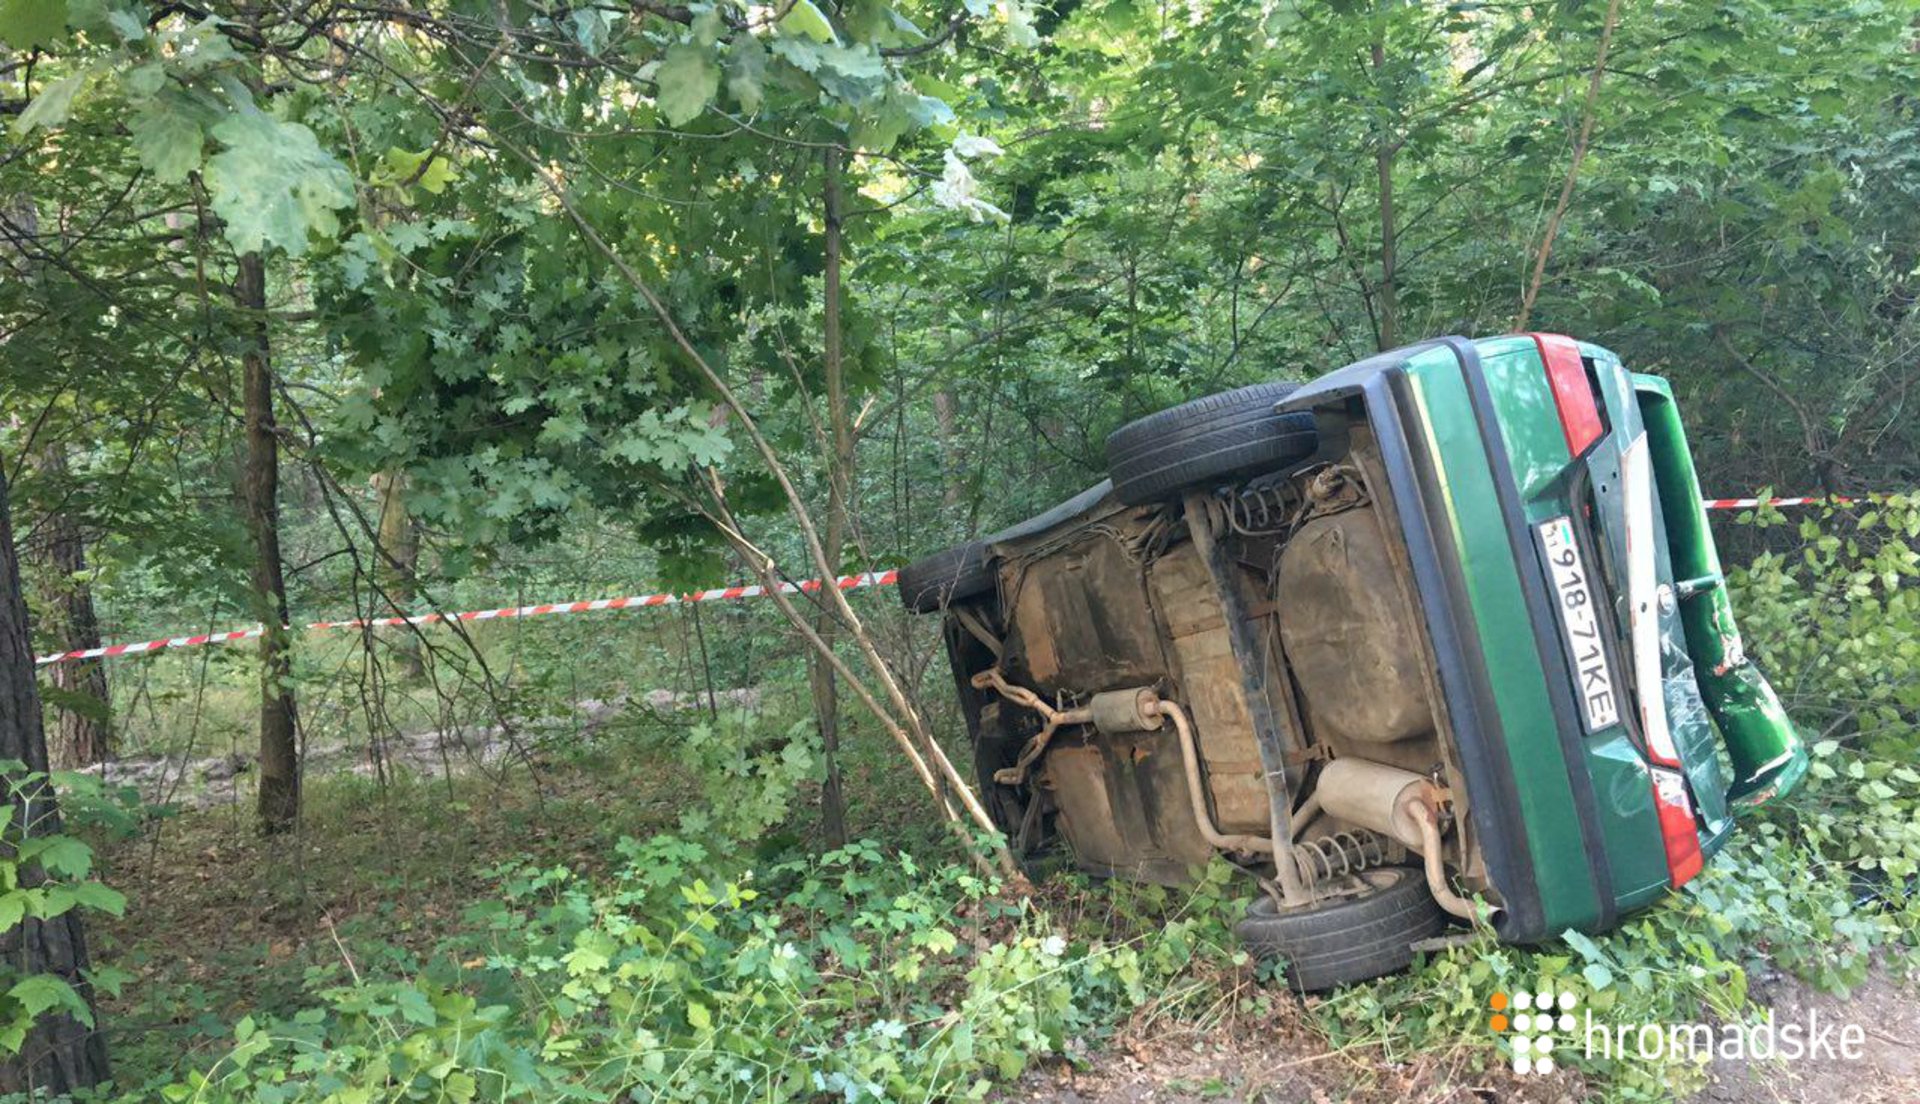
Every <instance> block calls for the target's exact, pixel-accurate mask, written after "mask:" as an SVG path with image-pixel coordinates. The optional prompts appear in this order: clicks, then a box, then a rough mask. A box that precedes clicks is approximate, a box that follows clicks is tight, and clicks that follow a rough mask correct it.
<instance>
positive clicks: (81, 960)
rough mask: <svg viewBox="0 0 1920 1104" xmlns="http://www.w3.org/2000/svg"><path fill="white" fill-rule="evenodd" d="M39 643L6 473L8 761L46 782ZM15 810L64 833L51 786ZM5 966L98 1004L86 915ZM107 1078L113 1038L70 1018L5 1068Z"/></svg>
mask: <svg viewBox="0 0 1920 1104" xmlns="http://www.w3.org/2000/svg"><path fill="white" fill-rule="evenodd" d="M31 640H32V637H31V635H30V634H29V633H28V631H27V603H26V599H25V596H24V595H23V594H22V592H21V588H20V562H19V560H18V558H17V557H16V556H15V554H14V548H13V522H12V518H11V517H10V516H9V510H8V503H7V483H6V474H5V472H4V471H0V759H11V760H18V761H19V762H21V763H24V764H26V767H27V771H28V772H29V773H39V774H42V775H44V774H45V772H46V770H47V734H46V729H45V728H44V727H43V726H42V723H41V719H40V694H39V691H38V688H37V687H36V686H35V685H34V672H33V647H32V644H31ZM5 781H6V783H7V784H8V789H9V790H12V789H13V788H14V787H15V786H19V785H21V783H20V781H19V780H18V779H14V778H8V779H6V780H5ZM10 804H11V809H10V811H9V815H10V816H12V817H13V822H14V823H13V830H14V831H15V832H18V833H21V834H24V835H30V836H31V835H51V834H53V833H56V832H58V831H60V811H59V807H58V806H57V805H56V804H55V802H54V794H53V790H52V788H51V787H48V786H47V785H46V784H45V783H44V782H42V783H40V784H39V785H38V786H37V787H25V788H24V792H22V793H16V794H15V795H14V797H13V799H12V801H11V802H10ZM0 961H3V962H5V964H6V965H7V967H8V968H9V969H11V970H13V971H14V972H15V974H16V975H17V976H33V975H38V974H53V975H55V976H57V977H59V978H61V979H62V980H64V981H66V982H67V984H69V985H71V986H73V989H74V991H75V992H77V993H79V994H80V996H81V997H82V998H83V999H84V1000H86V1001H87V1004H88V1006H89V1007H91V1006H92V1004H93V987H92V986H91V985H89V984H88V983H87V980H86V971H87V969H88V967H89V962H88V958H87V937H86V932H85V931H84V930H83V929H82V928H81V925H80V914H79V913H78V912H74V911H69V912H66V913H63V914H62V915H60V916H56V917H54V918H53V919H51V920H40V919H36V918H34V917H31V916H29V917H26V918H25V919H23V920H21V921H20V923H19V924H17V925H15V926H14V927H12V928H10V929H8V930H6V931H4V932H0ZM97 1023H98V1021H97V1020H96V1024H97ZM107 1077H108V1069H107V1042H106V1038H105V1036H103V1035H101V1034H100V1032H99V1031H98V1030H97V1029H95V1028H89V1027H87V1026H86V1025H84V1024H82V1023H81V1022H80V1021H78V1020H76V1019H74V1018H73V1017H72V1016H71V1015H69V1014H67V1013H65V1012H52V1013H48V1014H46V1015H43V1016H41V1017H40V1019H39V1020H38V1021H37V1022H36V1023H35V1024H34V1026H33V1030H32V1031H31V1032H29V1033H28V1035H27V1038H26V1041H25V1042H24V1043H23V1044H22V1045H21V1048H20V1051H19V1053H18V1054H15V1055H13V1056H11V1057H9V1058H7V1059H5V1060H4V1061H0V1093H23V1094H31V1093H33V1092H34V1091H35V1090H44V1091H45V1092H47V1093H49V1094H50V1095H59V1094H62V1093H67V1092H71V1091H73V1090H75V1089H81V1088H86V1087H88V1086H92V1085H97V1084H99V1083H101V1082H102V1081H105V1080H106V1079H107Z"/></svg>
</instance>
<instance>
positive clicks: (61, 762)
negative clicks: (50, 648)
mask: <svg viewBox="0 0 1920 1104" xmlns="http://www.w3.org/2000/svg"><path fill="white" fill-rule="evenodd" d="M39 467H40V470H41V472H43V473H44V474H45V475H47V476H48V477H49V479H51V480H52V481H54V482H56V483H62V484H64V483H65V482H66V475H67V454H66V449H65V447H64V446H62V445H59V444H48V445H46V446H45V447H43V448H41V449H40V463H39ZM42 529H43V531H44V532H45V534H46V544H45V555H46V576H47V577H46V580H45V583H44V585H43V587H42V590H43V591H44V592H45V595H46V606H47V613H48V617H49V620H51V621H52V625H51V626H49V627H50V628H51V630H52V632H51V635H52V637H53V639H54V641H55V646H56V648H57V649H58V650H59V651H63V652H77V651H81V650H83V649H86V648H98V647H99V646H100V620H99V618H98V617H97V616H95V614H94V610H93V584H91V583H90V582H88V581H87V574H86V572H87V544H86V538H85V536H84V535H83V534H82V533H81V530H80V525H79V523H78V522H77V521H76V520H75V519H74V517H73V515H72V514H70V513H68V512H67V511H65V510H55V511H54V512H53V513H52V514H49V515H48V516H47V518H46V520H45V521H44V522H43V523H42ZM48 675H49V676H50V677H51V679H52V681H53V686H54V689H55V690H56V691H57V694H56V696H55V700H54V702H53V703H52V704H53V707H54V709H53V712H54V732H53V741H52V744H51V746H50V747H49V749H48V750H49V751H50V752H51V754H52V757H53V765H54V766H55V767H57V768H60V769H70V768H75V767H84V766H89V765H91V764H94V763H104V762H106V760H107V757H108V755H110V754H111V753H112V750H113V749H112V743H111V741H112V728H111V725H110V724H109V723H108V717H109V713H108V703H109V702H110V701H111V700H112V699H111V698H109V697H108V696H107V669H106V667H105V665H104V664H103V663H102V662H101V661H100V660H97V659H85V660H77V661H74V662H71V663H56V664H54V665H53V666H52V667H51V668H49V670H48Z"/></svg>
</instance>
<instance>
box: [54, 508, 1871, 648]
mask: <svg viewBox="0 0 1920 1104" xmlns="http://www.w3.org/2000/svg"><path fill="white" fill-rule="evenodd" d="M1857 501H1859V500H1858V499H1853V498H1845V497H1841V496H1837V495H1835V496H1825V497H1823V496H1803V497H1800V498H1709V499H1706V500H1705V501H1703V502H1702V503H1701V505H1702V506H1704V507H1706V508H1707V509H1709V510H1752V509H1755V508H1757V507H1760V506H1819V505H1826V504H1832V505H1837V506H1844V505H1847V504H1849V503H1853V502H1857ZM899 574H900V573H899V572H897V571H868V572H863V573H861V574H859V575H842V576H840V577H839V578H838V579H835V580H834V585H835V586H837V587H839V588H840V589H841V590H856V589H859V588H861V587H882V586H892V585H894V584H895V583H896V582H898V581H899ZM819 589H820V583H819V580H817V579H809V580H807V581H806V582H804V583H781V584H780V592H781V593H783V594H801V593H812V592H814V591H817V590H819ZM766 593H767V588H766V587H763V586H760V585H758V584H755V585H752V586H730V587H717V588H715V589H712V590H696V591H694V592H692V593H690V594H642V595H637V596H634V597H629V598H595V599H593V600H592V601H590V602H545V603H542V604H540V605H537V606H507V607H506V608H504V609H488V610H467V611H465V612H462V613H426V614H421V615H419V616H417V617H373V618H355V619H353V620H349V621H315V622H313V623H312V624H309V625H308V626H306V627H307V628H309V629H358V628H365V627H367V626H370V625H431V624H433V623H434V622H436V621H493V620H496V619H498V618H502V617H545V616H547V615H548V614H555V613H592V612H594V611H597V610H616V609H634V608H636V607H642V606H672V605H678V604H680V603H682V602H714V601H724V600H727V599H733V598H759V597H761V596H762V595H764V594H766ZM263 631H265V630H263V629H260V628H258V627H255V628H251V629H238V630H235V631H233V632H219V633H203V634H200V635H197V636H169V637H166V638H164V639H161V640H145V641H141V642H140V643H138V644H109V645H107V646H106V647H104V648H87V649H84V650H81V651H77V652H55V653H54V654H52V655H44V656H40V657H38V658H37V659H35V660H34V663H35V665H37V666H42V667H44V666H46V665H47V664H49V663H68V662H71V661H73V660H76V659H101V658H110V657H113V656H125V655H143V654H145V653H147V652H157V651H160V650H161V649H162V648H191V647H193V646H195V645H199V644H225V643H227V642H229V641H233V640H251V639H253V638H255V637H257V636H259V635H260V634H261V633H262V632H263Z"/></svg>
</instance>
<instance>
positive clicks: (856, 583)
mask: <svg viewBox="0 0 1920 1104" xmlns="http://www.w3.org/2000/svg"><path fill="white" fill-rule="evenodd" d="M899 579H900V573H899V572H898V571H863V572H861V573H860V574H858V575H842V576H840V577H839V578H837V579H835V580H834V581H833V584H834V586H836V587H838V588H840V589H841V590H858V589H860V588H861V587H881V586H892V585H894V584H895V583H896V582H898V581H899ZM778 590H779V592H780V593H782V594H813V593H815V592H817V591H819V590H820V581H819V580H818V579H808V580H807V581H805V582H801V583H781V584H780V585H779V587H778ZM766 593H767V588H766V587H764V586H761V585H759V584H758V583H755V584H753V585H751V586H729V587H715V588H713V589H711V590H696V591H691V592H689V593H686V594H639V595H633V596H630V597H626V598H595V599H593V600H592V601H584V602H542V603H540V604H539V605H533V606H506V607H503V608H501V609H485V610H466V611H463V612H460V613H425V614H420V615H418V616H415V617H359V618H353V619H351V620H347V621H314V622H311V623H310V624H308V625H307V626H306V628H308V629H360V628H367V627H370V626H376V625H431V624H433V623H434V622H437V621H494V620H498V619H500V618H506V617H545V616H548V615H549V614H556V613H590V612H593V611H595V610H615V609H635V608H639V607H643V606H674V605H680V604H682V603H685V602H717V601H728V600H732V599H737V598H759V597H762V596H764V595H765V594H766ZM289 627H291V626H289ZM265 631H266V630H265V629H263V628H261V627H259V626H255V627H253V628H251V629H236V630H234V631H232V632H219V633H202V634H199V635H196V636H169V637H163V638H161V639H159V640H143V641H141V642H139V643H138V644H109V645H107V646H106V647H103V648H83V649H81V650H79V651H75V652H55V653H53V654H52V655H43V656H39V657H36V658H35V659H34V665H35V666H37V667H44V666H46V665H47V664H49V663H70V662H72V661H74V660H79V659H100V658H103V657H105V658H111V657H113V656H125V655H143V654H145V653H147V652H157V651H160V650H161V649H163V648H191V647H193V646H195V645H199V644H225V643H227V642H229V641H233V640H251V639H253V638H256V637H258V636H260V635H261V634H262V633H263V632H265Z"/></svg>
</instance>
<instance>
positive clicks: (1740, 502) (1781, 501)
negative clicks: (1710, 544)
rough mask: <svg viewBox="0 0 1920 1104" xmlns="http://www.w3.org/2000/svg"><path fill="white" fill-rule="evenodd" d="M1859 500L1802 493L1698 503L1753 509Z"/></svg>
mask: <svg viewBox="0 0 1920 1104" xmlns="http://www.w3.org/2000/svg"><path fill="white" fill-rule="evenodd" d="M1859 501H1861V500H1860V499H1857V498H1848V497H1847V496H1846V495H1802V496H1801V497H1799V498H1709V499H1705V500H1703V501H1702V502H1701V503H1700V505H1702V506H1704V507H1706V508H1707V509H1709V510H1753V509H1758V508H1759V507H1761V506H1851V505H1853V504H1854V503H1856V502H1859Z"/></svg>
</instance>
